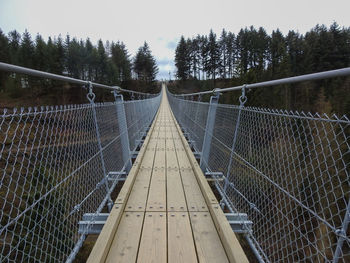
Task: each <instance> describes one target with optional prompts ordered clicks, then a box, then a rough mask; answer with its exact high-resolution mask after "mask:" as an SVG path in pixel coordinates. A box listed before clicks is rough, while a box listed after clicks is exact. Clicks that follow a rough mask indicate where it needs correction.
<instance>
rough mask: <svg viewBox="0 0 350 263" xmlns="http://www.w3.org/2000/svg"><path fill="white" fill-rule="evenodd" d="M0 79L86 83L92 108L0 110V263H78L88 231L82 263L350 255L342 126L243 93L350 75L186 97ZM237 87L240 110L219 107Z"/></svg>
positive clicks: (336, 258) (340, 121) (347, 153)
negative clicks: (263, 104) (90, 242)
mask: <svg viewBox="0 0 350 263" xmlns="http://www.w3.org/2000/svg"><path fill="white" fill-rule="evenodd" d="M0 70H5V71H9V72H15V73H16V74H29V75H33V76H37V77H43V78H49V79H55V80H60V81H64V82H71V83H74V84H77V85H83V86H85V87H86V90H87V100H88V101H89V103H87V104H81V105H66V106H55V107H39V108H21V109H12V110H8V109H4V110H3V112H2V114H1V115H0V131H1V132H0V175H1V185H0V205H1V213H0V220H1V228H0V253H1V254H0V260H1V262H64V261H66V262H72V261H74V259H75V258H76V255H77V254H78V252H79V250H80V248H81V247H82V246H83V244H84V241H85V240H86V238H87V237H88V236H89V235H94V234H99V236H98V239H97V241H96V243H95V245H94V247H93V249H92V252H91V254H90V256H89V258H88V262H248V261H259V262H328V261H331V262H334V263H337V262H347V261H349V260H350V238H349V236H350V234H349V233H350V229H349V222H350V184H349V182H350V180H349V179H350V177H349V164H350V159H349V157H350V143H349V141H350V120H349V119H348V117H347V116H346V115H344V116H337V115H333V116H327V115H325V114H324V115H319V114H311V113H303V112H301V113H299V112H286V111H280V110H270V109H262V108H253V107H248V106H245V103H246V101H247V98H246V95H245V94H246V90H248V89H252V88H263V87H270V86H274V85H280V84H286V83H294V82H300V81H310V80H319V79H323V78H331V77H341V76H348V75H350V69H349V68H346V69H341V70H335V71H329V72H321V73H316V74H310V75H304V76H300V77H292V78H288V79H281V80H275V81H269V82H263V83H256V84H250V85H243V86H239V87H233V88H228V89H216V90H214V91H208V92H200V93H192V94H181V95H175V94H171V93H170V92H169V91H168V90H166V87H165V85H164V84H163V87H162V91H161V92H160V93H159V94H147V93H141V92H135V91H129V90H123V89H121V88H119V87H111V86H106V85H101V84H97V83H92V82H89V81H85V80H78V79H72V78H68V77H65V76H59V75H54V74H50V73H45V72H40V71H35V70H31V69H26V68H22V67H17V66H13V65H8V64H4V63H0ZM95 88H103V89H109V90H111V91H112V92H113V93H114V96H115V101H114V102H105V103H97V102H95V93H94V90H95ZM233 90H241V92H242V95H241V97H240V100H239V102H240V103H239V105H238V106H235V105H224V104H219V103H218V101H219V97H220V93H223V92H227V91H233ZM123 92H124V93H125V92H127V93H132V94H137V95H138V98H139V99H138V100H131V101H124V99H123V96H122V95H121V94H122V93H123ZM205 94H211V95H212V96H211V98H210V102H203V101H201V97H202V95H205ZM132 97H134V96H132ZM120 184H122V187H121V189H120V191H119V192H118V193H117V195H116V197H113V195H114V194H115V191H116V189H117V188H120V187H118V185H120ZM243 241H244V243H245V246H248V247H249V248H250V250H251V252H250V253H245V252H246V251H243V249H242V245H241V244H242V242H243Z"/></svg>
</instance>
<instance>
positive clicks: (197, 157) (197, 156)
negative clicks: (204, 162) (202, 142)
mask: <svg viewBox="0 0 350 263" xmlns="http://www.w3.org/2000/svg"><path fill="white" fill-rule="evenodd" d="M193 155H194V157H195V158H196V160H200V159H201V155H202V153H201V152H193Z"/></svg>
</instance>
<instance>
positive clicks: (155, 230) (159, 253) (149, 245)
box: [137, 212, 167, 263]
mask: <svg viewBox="0 0 350 263" xmlns="http://www.w3.org/2000/svg"><path fill="white" fill-rule="evenodd" d="M166 261H167V229H166V213H165V212H147V213H146V215H145V219H144V223H143V230H142V236H141V241H140V248H139V253H138V257H137V262H139V263H141V262H142V263H151V262H166Z"/></svg>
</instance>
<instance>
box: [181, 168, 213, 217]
mask: <svg viewBox="0 0 350 263" xmlns="http://www.w3.org/2000/svg"><path fill="white" fill-rule="evenodd" d="M180 174H181V178H182V183H183V188H184V192H185V196H186V202H187V208H188V211H202V212H204V211H208V206H207V203H206V202H205V199H204V197H203V195H202V191H201V189H200V187H199V185H198V182H197V179H196V177H195V175H194V173H193V171H192V168H190V169H181V170H180Z"/></svg>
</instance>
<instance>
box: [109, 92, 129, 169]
mask: <svg viewBox="0 0 350 263" xmlns="http://www.w3.org/2000/svg"><path fill="white" fill-rule="evenodd" d="M113 94H114V98H115V102H116V109H117V118H118V127H119V134H120V142H121V145H122V155H123V162H124V166H125V172H126V173H128V172H129V171H130V169H131V166H132V164H131V152H130V144H129V134H128V126H127V122H126V115H125V108H124V99H123V95H121V94H118V92H117V91H114V92H113Z"/></svg>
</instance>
